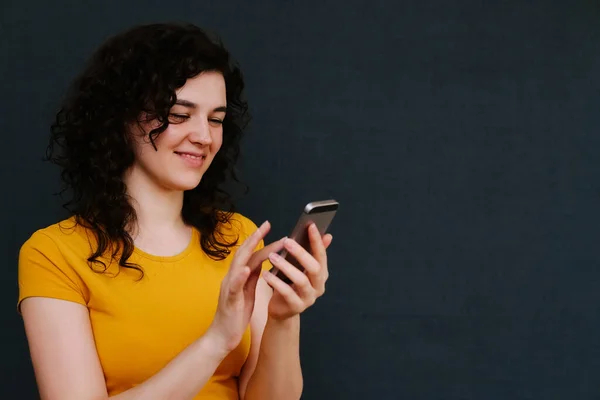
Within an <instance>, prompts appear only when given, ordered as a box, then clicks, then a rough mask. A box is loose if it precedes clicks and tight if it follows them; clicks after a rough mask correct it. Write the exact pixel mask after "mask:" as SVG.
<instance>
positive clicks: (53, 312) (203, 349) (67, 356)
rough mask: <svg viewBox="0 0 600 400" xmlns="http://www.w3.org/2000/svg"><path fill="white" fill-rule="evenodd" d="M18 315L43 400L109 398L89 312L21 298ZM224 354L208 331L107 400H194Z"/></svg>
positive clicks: (69, 304)
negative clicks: (153, 372) (138, 382)
mask: <svg viewBox="0 0 600 400" xmlns="http://www.w3.org/2000/svg"><path fill="white" fill-rule="evenodd" d="M21 312H22V314H23V320H24V322H25V331H26V334H27V340H28V342H29V348H30V353H31V358H32V362H33V366H34V370H35V375H36V379H37V382H38V387H39V392H40V396H41V398H42V399H43V400H55V399H56V400H70V399H73V400H106V399H108V394H107V391H106V385H105V382H104V375H103V373H102V367H101V366H100V362H99V360H98V354H97V353H96V346H95V344H94V338H93V334H92V329H91V325H90V319H89V315H88V310H87V308H86V307H85V306H83V305H81V304H77V303H73V302H69V301H65V300H57V299H51V298H42V297H31V298H27V299H25V300H23V302H22V305H21ZM227 353H228V351H227V349H226V345H225V344H224V343H222V340H220V339H219V337H218V336H216V335H214V336H213V335H211V334H210V333H207V334H206V335H204V336H202V337H201V338H199V339H198V340H196V341H195V342H193V343H192V344H191V345H189V346H188V347H187V348H186V349H185V350H184V351H183V352H181V353H180V354H179V355H178V356H177V357H176V358H174V359H173V360H172V361H171V362H170V363H169V364H167V365H166V366H165V367H164V368H163V369H162V370H161V371H160V372H158V373H157V374H156V375H154V376H152V377H151V378H150V379H148V380H147V381H145V382H144V383H142V384H141V385H139V386H136V387H135V388H132V389H130V390H127V391H125V392H123V393H121V394H119V395H116V396H114V397H111V399H115V400H129V399H132V400H133V399H143V400H153V399H157V400H158V399H161V400H163V399H171V398H173V399H181V400H184V399H192V398H193V397H194V396H195V395H196V394H198V392H199V391H200V390H201V389H202V387H203V386H204V385H205V384H206V382H207V381H208V379H209V378H210V377H211V376H212V374H213V373H214V371H215V370H216V368H217V367H218V365H219V364H220V363H221V361H222V360H223V358H225V356H226V355H227Z"/></svg>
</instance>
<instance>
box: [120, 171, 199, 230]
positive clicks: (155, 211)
mask: <svg viewBox="0 0 600 400" xmlns="http://www.w3.org/2000/svg"><path fill="white" fill-rule="evenodd" d="M124 180H125V184H126V185H127V194H128V195H129V196H130V198H131V205H132V207H133V208H134V210H135V213H136V221H135V224H134V226H132V227H130V234H131V236H132V237H133V238H134V240H136V238H145V237H149V236H152V237H156V236H159V237H160V236H164V235H172V234H173V233H175V232H182V231H186V232H187V231H189V228H187V227H186V226H185V223H184V222H183V219H182V217H181V209H182V207H183V192H182V191H176V190H168V189H166V188H163V187H160V186H159V185H157V184H156V183H155V182H154V181H152V180H151V179H150V177H149V176H148V175H146V174H145V173H143V172H142V171H140V170H139V169H137V168H135V167H133V168H132V169H131V170H130V171H128V173H127V174H126V176H125V177H124Z"/></svg>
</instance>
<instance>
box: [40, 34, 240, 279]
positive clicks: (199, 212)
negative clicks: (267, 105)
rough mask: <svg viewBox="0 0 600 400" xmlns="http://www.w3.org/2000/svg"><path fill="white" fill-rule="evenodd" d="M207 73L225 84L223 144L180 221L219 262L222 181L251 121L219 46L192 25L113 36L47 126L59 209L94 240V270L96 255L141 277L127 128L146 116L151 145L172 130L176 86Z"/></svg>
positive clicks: (227, 199) (235, 71) (228, 204)
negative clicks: (57, 171) (127, 175)
mask: <svg viewBox="0 0 600 400" xmlns="http://www.w3.org/2000/svg"><path fill="white" fill-rule="evenodd" d="M204 71H218V72H220V73H221V74H222V75H223V77H224V79H225V85H226V96H227V113H226V117H225V119H224V121H223V144H222V146H221V149H220V150H219V152H218V153H217V154H216V155H215V158H214V160H213V162H212V164H211V166H210V168H209V169H208V170H207V172H206V173H205V174H204V176H203V177H202V180H201V182H200V184H199V185H198V186H197V187H196V188H194V189H193V190H189V191H186V192H185V193H184V200H183V209H182V218H183V220H184V222H185V223H187V224H189V225H191V226H194V227H195V228H197V229H198V230H199V231H200V234H201V235H200V237H201V246H202V249H203V251H204V252H205V253H206V254H207V255H208V256H210V257H211V258H213V259H217V260H222V259H224V258H225V257H227V255H228V254H229V253H230V248H231V247H232V246H234V245H235V244H236V243H237V239H234V240H233V241H228V240H226V238H225V236H224V235H222V234H221V233H220V231H219V226H220V224H222V223H227V222H228V221H229V220H230V218H231V216H232V215H233V213H234V212H235V209H234V204H233V200H232V196H231V195H230V194H229V193H228V192H227V190H225V189H223V187H222V185H223V184H224V183H225V182H226V181H227V180H228V179H230V178H231V179H233V180H234V181H237V182H239V180H238V178H237V176H236V173H235V170H234V165H235V163H236V162H237V160H238V157H239V151H240V139H241V137H242V133H243V130H244V128H245V127H246V125H247V124H248V122H249V121H250V116H249V113H248V104H247V102H246V101H245V99H244V97H243V90H244V81H243V77H242V73H241V71H240V69H239V67H238V65H237V64H236V63H235V62H233V61H232V59H231V57H230V54H229V52H228V51H227V50H226V49H225V48H224V47H223V45H222V43H221V42H220V41H219V40H218V39H216V38H215V37H214V36H209V34H208V33H207V32H205V31H204V30H202V29H201V28H199V27H197V26H194V25H192V24H182V23H169V24H150V25H143V26H138V27H135V28H133V29H130V30H128V31H126V32H123V33H121V34H119V35H116V36H113V37H111V38H109V39H108V40H107V41H106V42H105V43H104V44H103V45H102V46H101V47H100V48H99V49H98V50H97V51H96V52H95V53H94V54H93V55H92V57H91V58H90V60H89V61H88V63H87V65H86V66H85V68H84V70H83V72H82V73H81V74H80V75H79V76H78V77H77V78H76V79H75V80H74V81H73V83H72V84H71V86H70V88H69V90H68V92H67V95H66V98H65V100H64V102H63V104H62V107H61V108H60V111H59V112H58V113H57V115H56V120H55V122H54V123H53V124H52V126H51V138H50V143H49V145H48V148H47V152H46V160H49V161H51V162H53V163H55V164H57V165H58V166H59V167H60V168H61V180H62V182H63V186H62V190H61V191H60V192H59V193H60V194H61V195H63V196H64V195H65V193H70V197H69V198H68V199H67V201H66V203H65V204H64V205H63V206H64V208H66V209H67V210H68V211H69V212H70V213H71V214H72V215H73V216H75V221H76V223H77V224H80V225H82V226H84V227H86V228H88V229H90V230H91V231H92V232H93V234H94V235H95V237H96V239H97V248H96V249H95V250H93V252H92V254H91V256H90V257H89V258H88V263H89V264H90V267H91V268H92V269H93V270H95V271H98V272H105V271H106V270H107V268H108V267H107V265H106V263H105V262H104V261H102V259H101V257H102V256H104V255H110V257H111V260H115V261H117V260H118V263H119V266H120V267H124V268H133V269H136V270H138V271H139V272H140V273H141V276H140V278H141V277H143V275H144V272H143V270H142V268H141V267H140V266H139V265H136V264H133V263H130V262H128V259H129V258H130V257H131V255H132V253H133V249H134V244H133V239H132V237H131V236H130V235H129V233H128V232H127V227H128V226H130V224H131V223H132V222H135V220H136V215H135V211H134V209H133V207H132V205H131V203H130V199H129V198H128V196H127V193H126V185H125V183H124V182H123V174H124V172H125V171H126V170H127V169H128V168H129V167H131V166H132V164H133V163H134V149H133V147H132V140H131V138H130V133H129V131H128V129H127V126H128V125H129V124H130V123H132V122H134V123H137V122H139V121H138V119H139V118H140V115H142V114H145V115H149V116H151V118H153V119H156V120H157V121H158V122H160V125H159V126H158V127H157V128H156V129H153V130H152V131H150V132H149V133H148V136H149V139H150V141H151V142H152V144H153V145H154V140H155V139H156V138H157V137H158V135H160V134H161V133H162V132H164V131H165V130H166V129H167V127H168V126H169V113H170V109H171V107H172V106H173V105H174V104H175V102H176V100H177V96H176V90H177V89H178V88H180V87H182V86H183V85H184V84H185V82H186V81H187V80H188V79H190V78H192V77H195V76H197V75H199V74H200V73H202V72H204ZM154 146H155V145H154ZM155 148H156V146H155Z"/></svg>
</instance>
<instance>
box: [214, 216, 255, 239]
mask: <svg viewBox="0 0 600 400" xmlns="http://www.w3.org/2000/svg"><path fill="white" fill-rule="evenodd" d="M257 228H258V227H257V225H256V224H255V223H254V221H252V220H251V219H250V218H248V217H247V216H245V215H244V214H241V213H239V212H235V213H233V214H231V216H230V217H229V219H228V221H227V222H226V223H224V224H223V228H222V230H223V231H224V232H223V233H231V234H233V235H238V236H239V237H240V238H241V239H245V238H247V237H248V236H250V235H251V234H252V233H253V232H254V231H255V230H256V229H257Z"/></svg>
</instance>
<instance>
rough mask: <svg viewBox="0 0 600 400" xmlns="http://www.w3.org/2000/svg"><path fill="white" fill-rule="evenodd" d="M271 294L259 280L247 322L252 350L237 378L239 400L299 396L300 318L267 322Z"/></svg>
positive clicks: (265, 284)
mask: <svg viewBox="0 0 600 400" xmlns="http://www.w3.org/2000/svg"><path fill="white" fill-rule="evenodd" d="M272 293H273V290H272V289H271V288H270V287H269V286H268V285H267V283H266V282H264V281H263V280H262V279H261V281H259V283H258V287H257V293H256V306H255V309H254V314H253V315H252V320H251V322H250V327H251V328H250V329H251V332H252V342H251V343H252V346H251V348H250V354H249V356H248V359H247V361H246V364H245V365H244V369H243V371H242V375H241V376H240V397H241V398H242V399H245V400H252V399H261V400H268V399H281V400H285V399H299V398H300V396H301V394H302V387H303V381H302V368H301V366H300V317H299V316H298V315H297V316H295V317H292V318H290V319H289V320H285V321H277V320H275V319H273V318H269V317H268V311H267V309H268V306H269V301H270V299H271V296H272Z"/></svg>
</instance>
